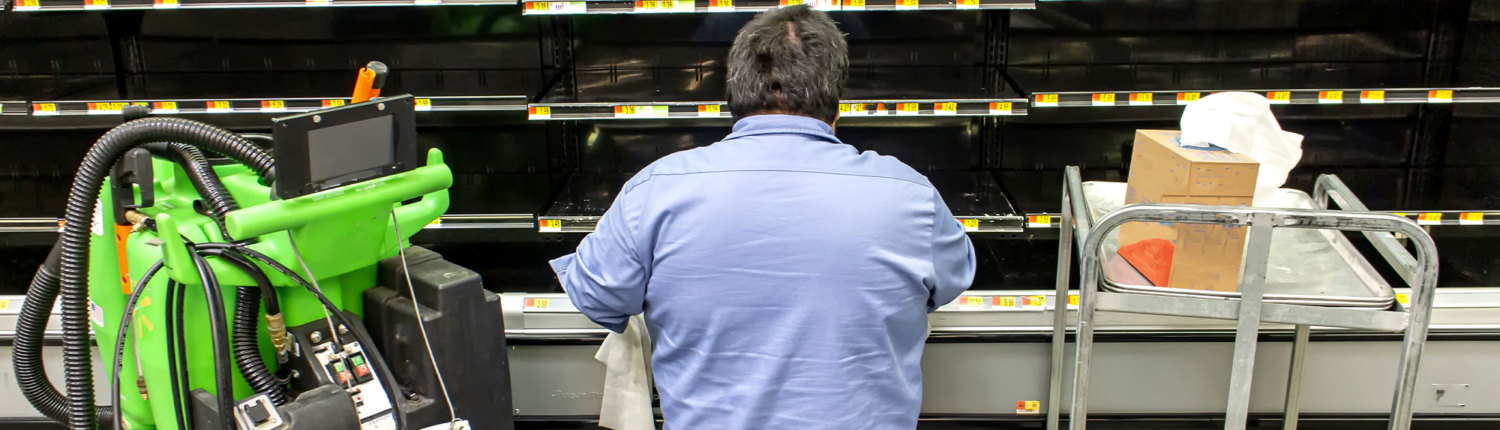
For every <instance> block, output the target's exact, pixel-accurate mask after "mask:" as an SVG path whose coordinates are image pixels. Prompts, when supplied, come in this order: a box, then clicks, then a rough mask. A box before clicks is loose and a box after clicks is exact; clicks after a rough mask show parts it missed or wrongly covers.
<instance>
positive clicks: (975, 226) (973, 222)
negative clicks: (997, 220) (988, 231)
mask: <svg viewBox="0 0 1500 430" xmlns="http://www.w3.org/2000/svg"><path fill="white" fill-rule="evenodd" d="M960 221H961V222H963V223H964V231H979V220H977V219H973V218H968V219H963V220H960Z"/></svg>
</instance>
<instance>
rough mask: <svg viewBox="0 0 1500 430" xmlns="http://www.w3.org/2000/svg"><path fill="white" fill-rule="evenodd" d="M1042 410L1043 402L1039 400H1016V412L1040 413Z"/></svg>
mask: <svg viewBox="0 0 1500 430" xmlns="http://www.w3.org/2000/svg"><path fill="white" fill-rule="evenodd" d="M1041 411H1042V402H1038V401H1036V400H1026V401H1020V402H1016V413H1018V414H1028V415H1029V414H1038V413H1041Z"/></svg>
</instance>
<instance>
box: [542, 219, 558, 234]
mask: <svg viewBox="0 0 1500 430" xmlns="http://www.w3.org/2000/svg"><path fill="white" fill-rule="evenodd" d="M537 225H538V226H540V227H541V230H542V232H543V233H556V232H560V231H562V220H560V219H544V220H540V221H539V222H537Z"/></svg>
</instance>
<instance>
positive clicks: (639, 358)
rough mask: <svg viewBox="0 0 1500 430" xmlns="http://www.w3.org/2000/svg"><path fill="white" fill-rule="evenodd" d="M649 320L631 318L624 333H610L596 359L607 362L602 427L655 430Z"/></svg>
mask: <svg viewBox="0 0 1500 430" xmlns="http://www.w3.org/2000/svg"><path fill="white" fill-rule="evenodd" d="M650 339H651V338H650V335H649V334H647V333H646V323H645V320H644V319H642V318H641V316H640V315H636V316H633V317H630V323H629V324H628V325H626V326H625V332H624V333H615V332H610V333H609V336H608V337H605V338H604V345H601V346H599V352H598V353H596V354H594V359H595V360H599V362H600V363H604V367H605V371H604V399H603V401H602V402H601V404H600V405H599V426H600V427H605V428H611V429H615V430H654V429H656V415H655V414H654V413H653V412H652V411H651V370H650V369H649V368H647V367H646V360H648V359H649V358H648V357H647V356H646V346H647V345H649V344H650V342H651V341H650Z"/></svg>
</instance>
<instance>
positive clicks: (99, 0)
mask: <svg viewBox="0 0 1500 430" xmlns="http://www.w3.org/2000/svg"><path fill="white" fill-rule="evenodd" d="M84 4H86V5H89V6H98V7H109V0H88V3H84Z"/></svg>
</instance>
